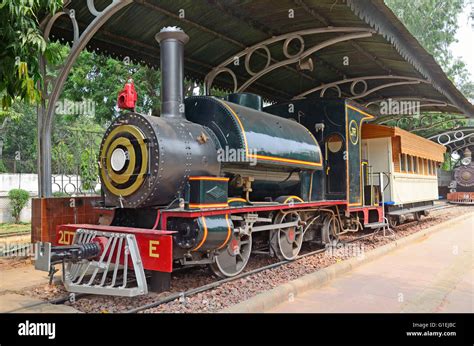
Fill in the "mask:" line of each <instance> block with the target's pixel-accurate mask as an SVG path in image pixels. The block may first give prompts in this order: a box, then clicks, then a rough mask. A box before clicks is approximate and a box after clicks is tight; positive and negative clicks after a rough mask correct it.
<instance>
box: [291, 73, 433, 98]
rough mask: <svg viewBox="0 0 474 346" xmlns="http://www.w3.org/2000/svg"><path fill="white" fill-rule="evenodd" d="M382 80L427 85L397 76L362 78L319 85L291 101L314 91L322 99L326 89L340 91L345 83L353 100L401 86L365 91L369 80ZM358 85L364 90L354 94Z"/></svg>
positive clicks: (387, 85) (418, 79)
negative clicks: (362, 86)
mask: <svg viewBox="0 0 474 346" xmlns="http://www.w3.org/2000/svg"><path fill="white" fill-rule="evenodd" d="M384 79H395V80H402V82H399V83H403V84H418V83H429V82H428V81H427V80H425V79H421V78H415V77H405V76H398V75H376V76H362V77H355V78H346V79H341V80H339V81H336V82H332V83H325V84H321V85H319V86H317V87H315V88H311V89H309V90H306V91H304V92H302V93H301V94H298V95H296V96H295V97H293V100H296V99H301V98H304V97H306V96H308V95H309V94H312V93H314V92H316V91H320V95H319V96H321V97H323V96H324V94H325V93H326V91H327V90H328V89H331V88H336V89H337V90H339V91H340V88H339V86H340V85H342V84H347V83H351V87H350V91H351V93H352V95H353V96H354V97H352V98H353V99H356V98H360V97H365V96H367V95H369V94H371V93H373V92H375V91H377V90H380V89H382V88H388V87H391V86H395V85H401V84H395V83H387V84H382V85H380V86H377V87H375V88H373V89H371V90H367V81H369V80H384ZM358 83H363V85H364V90H363V91H362V92H360V93H356V92H355V87H356V85H357V84H358Z"/></svg>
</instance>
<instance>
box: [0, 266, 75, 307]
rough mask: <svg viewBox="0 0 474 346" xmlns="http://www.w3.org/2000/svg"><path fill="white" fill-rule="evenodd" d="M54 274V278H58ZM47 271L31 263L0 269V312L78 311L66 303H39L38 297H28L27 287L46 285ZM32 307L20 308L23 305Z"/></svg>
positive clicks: (47, 280) (57, 275) (40, 301)
mask: <svg viewBox="0 0 474 346" xmlns="http://www.w3.org/2000/svg"><path fill="white" fill-rule="evenodd" d="M59 275H60V274H59V273H58V274H56V276H55V278H56V280H57V279H59ZM48 282H49V279H48V273H46V272H42V271H38V270H35V268H34V266H33V265H28V266H22V267H19V268H13V269H7V270H2V271H0V313H5V312H11V311H14V310H18V311H14V312H17V313H78V312H79V311H77V310H76V309H74V308H72V307H71V306H68V305H62V304H58V305H54V304H40V303H42V302H43V301H42V300H41V299H38V298H33V297H28V296H26V295H24V294H20V293H21V292H22V291H23V292H24V291H25V290H27V289H28V288H32V287H35V286H38V285H47V284H48ZM30 305H34V306H32V307H29V308H26V309H22V308H23V307H25V306H30Z"/></svg>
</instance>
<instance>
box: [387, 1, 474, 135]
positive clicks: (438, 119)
mask: <svg viewBox="0 0 474 346" xmlns="http://www.w3.org/2000/svg"><path fill="white" fill-rule="evenodd" d="M385 3H386V4H387V6H389V7H390V9H391V10H392V11H393V12H394V13H395V15H397V17H398V18H399V19H400V20H401V21H402V22H403V24H404V25H405V26H406V27H407V29H408V30H409V31H410V32H411V34H412V35H413V36H414V37H415V38H416V39H417V40H418V41H419V42H420V43H421V45H422V46H423V47H424V48H425V49H426V50H427V51H428V52H429V53H430V54H432V55H433V57H434V59H435V60H436V61H437V62H438V64H439V65H440V66H441V68H442V69H443V71H444V72H445V73H446V75H447V76H448V78H449V79H451V81H452V82H453V83H454V85H456V87H457V88H458V89H459V90H460V91H461V92H462V93H463V94H464V95H465V96H466V97H467V98H468V99H471V100H474V83H473V81H472V79H471V76H470V74H469V71H468V70H467V68H466V65H465V63H464V62H463V61H462V60H461V59H460V58H459V57H454V56H453V54H452V53H451V50H450V45H451V44H452V43H454V42H456V32H457V30H458V16H459V15H460V13H462V11H463V8H464V7H465V6H466V5H468V2H467V0H449V1H445V0H410V1H406V0H385ZM423 115H425V114H423V113H422V115H421V116H423ZM430 116H432V121H428V122H427V123H424V124H419V126H413V125H414V123H413V122H412V124H409V123H404V124H402V125H401V126H400V127H402V128H404V129H406V130H409V131H412V130H413V128H414V127H416V128H417V130H415V131H414V132H415V133H416V134H418V135H421V136H423V137H430V136H432V135H434V134H436V133H440V132H443V131H444V130H451V129H454V128H457V127H461V126H466V124H467V122H466V120H462V119H461V118H462V116H459V115H457V114H448V113H444V114H431V115H430ZM415 122H416V120H415ZM387 125H396V121H390V122H388V123H387Z"/></svg>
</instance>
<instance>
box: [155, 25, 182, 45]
mask: <svg viewBox="0 0 474 346" xmlns="http://www.w3.org/2000/svg"><path fill="white" fill-rule="evenodd" d="M168 39H175V40H178V41H180V42H182V43H183V44H186V43H188V41H189V36H188V35H186V33H185V32H184V31H183V30H182V29H181V28H180V27H177V26H165V27H164V28H163V29H161V30H160V32H159V33H157V34H156V35H155V40H157V41H158V43H160V42H161V41H164V40H168Z"/></svg>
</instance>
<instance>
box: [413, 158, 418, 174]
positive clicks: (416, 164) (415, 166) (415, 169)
mask: <svg viewBox="0 0 474 346" xmlns="http://www.w3.org/2000/svg"><path fill="white" fill-rule="evenodd" d="M413 173H419V172H418V157H416V156H414V157H413Z"/></svg>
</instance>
